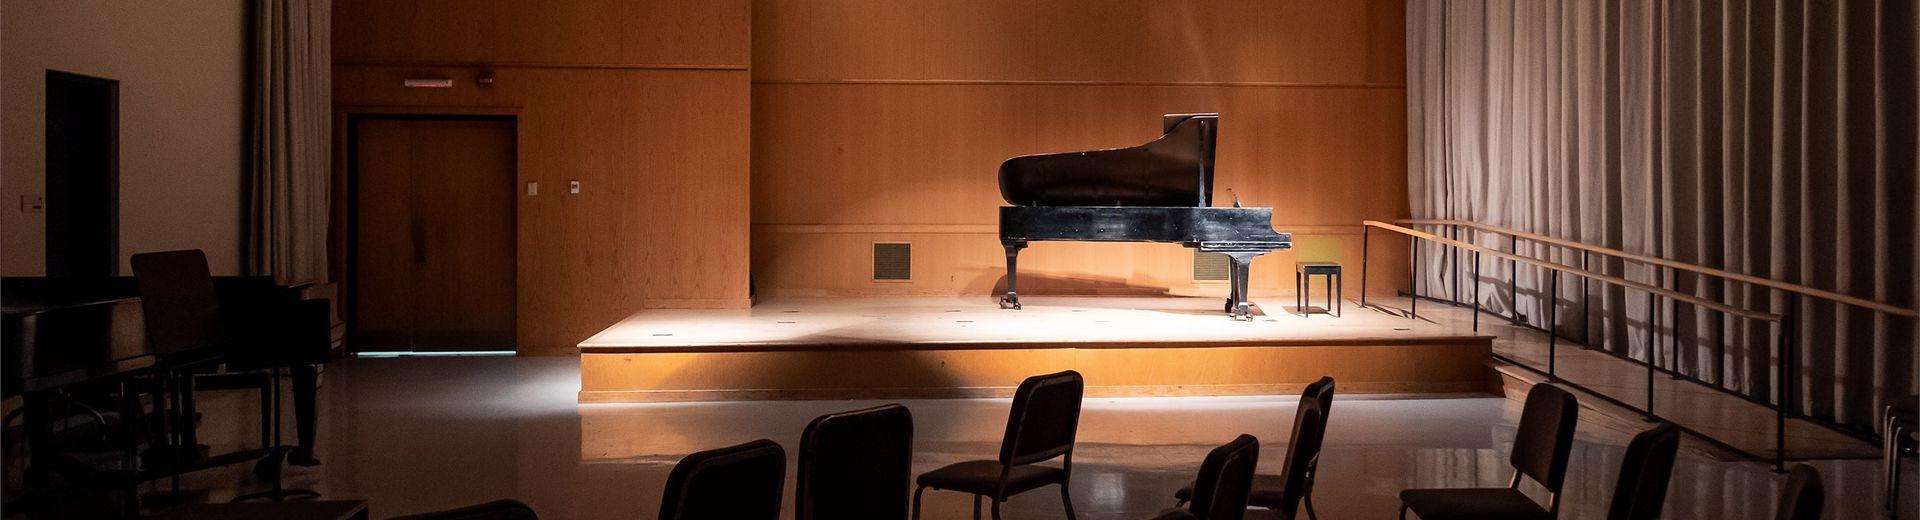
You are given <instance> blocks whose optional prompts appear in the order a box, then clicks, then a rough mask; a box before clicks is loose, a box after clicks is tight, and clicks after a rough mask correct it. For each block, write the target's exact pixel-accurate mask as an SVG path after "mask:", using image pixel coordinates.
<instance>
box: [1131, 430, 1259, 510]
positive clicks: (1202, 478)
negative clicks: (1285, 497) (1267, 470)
mask: <svg viewBox="0 0 1920 520" xmlns="http://www.w3.org/2000/svg"><path fill="white" fill-rule="evenodd" d="M1259 461H1260V440H1259V439H1255V438H1253V436H1252V435H1247V434H1241V435H1240V436H1239V437H1238V438H1235V439H1233V442H1229V443H1226V444H1223V445H1220V447H1217V448H1214V449H1213V451H1212V452H1208V453H1207V459H1206V461H1204V462H1201V463H1200V475H1199V476H1198V477H1196V478H1195V479H1194V481H1193V485H1192V486H1190V488H1189V489H1187V490H1184V491H1186V493H1187V495H1188V496H1189V497H1192V498H1191V500H1189V501H1187V508H1186V509H1185V510H1181V509H1172V510H1168V511H1166V512H1162V513H1160V516H1157V517H1154V520H1183V519H1191V520H1240V519H1241V518H1245V517H1246V516H1247V498H1248V497H1249V496H1251V495H1252V494H1253V478H1254V477H1253V468H1254V466H1256V465H1257V464H1259Z"/></svg>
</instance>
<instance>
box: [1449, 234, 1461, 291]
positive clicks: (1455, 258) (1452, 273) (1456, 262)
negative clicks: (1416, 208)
mask: <svg viewBox="0 0 1920 520" xmlns="http://www.w3.org/2000/svg"><path fill="white" fill-rule="evenodd" d="M1448 229H1449V232H1448V234H1449V235H1452V236H1451V237H1450V238H1452V239H1453V241H1454V242H1455V243H1458V242H1460V225H1459V224H1453V225H1451V226H1449V227H1448ZM1447 255H1448V256H1447V265H1448V267H1447V276H1448V277H1451V278H1453V291H1451V292H1449V293H1448V294H1447V295H1448V296H1451V297H1453V306H1455V307H1459V306H1460V246H1453V247H1452V248H1451V249H1450V250H1449V251H1448V252H1447Z"/></svg>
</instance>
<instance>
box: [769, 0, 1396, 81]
mask: <svg viewBox="0 0 1920 520" xmlns="http://www.w3.org/2000/svg"><path fill="white" fill-rule="evenodd" d="M1405 12H1406V6H1405V5H1404V2H1403V1H1401V0H1232V1H1191V0H1188V1H1161V0H1047V1H1033V0H757V1H756V2H754V5H753V32H754V44H753V67H754V80H755V81H768V80H773V81H802V80H820V81H837V80H846V79H884V80H899V79H913V80H975V81H979V80H987V81H1005V80H1027V81H1128V82H1284V83H1321V84H1325V83H1341V84H1355V83H1378V84H1389V85H1400V84H1402V83H1404V78H1405V75H1406V74H1405V60H1404V59H1403V55H1404V51H1403V50H1402V48H1401V47H1402V46H1403V45H1404V41H1405V37H1404V33H1405V29H1404V27H1405Z"/></svg>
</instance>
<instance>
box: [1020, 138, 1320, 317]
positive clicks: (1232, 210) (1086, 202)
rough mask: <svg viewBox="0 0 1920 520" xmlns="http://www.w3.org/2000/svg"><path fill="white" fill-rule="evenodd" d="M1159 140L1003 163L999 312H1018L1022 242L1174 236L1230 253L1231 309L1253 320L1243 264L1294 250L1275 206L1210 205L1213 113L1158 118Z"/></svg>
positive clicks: (1186, 243) (1233, 313) (1140, 239)
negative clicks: (1279, 227)
mask: <svg viewBox="0 0 1920 520" xmlns="http://www.w3.org/2000/svg"><path fill="white" fill-rule="evenodd" d="M1161 125H1162V126H1161V128H1162V131H1163V132H1165V134H1164V135H1161V136H1160V138H1159V139H1155V140H1153V142H1149V143H1147V144H1143V145H1140V146H1135V147H1131V148H1115V149H1110V150H1094V151H1087V152H1069V153H1055V154H1044V155H1025V156H1020V157H1014V158H1012V159H1007V161H1006V162H1003V163H1000V196H1001V197H1002V198H1005V199H1006V200H1007V202H1008V203H1010V204H1012V205H1010V206H1001V207H1000V243H1001V244H1002V245H1004V246H1006V248H1007V295H1006V296H1004V297H1002V298H1001V299H1000V307H1001V308H1003V309H1019V308H1020V295H1019V293H1018V292H1017V291H1016V290H1015V280H1016V277H1017V273H1018V269H1017V266H1018V262H1017V260H1018V258H1019V256H1020V250H1021V249H1023V248H1026V247H1027V243H1028V242H1035V241H1042V240H1080V241H1089V242H1174V243H1179V244H1181V245H1183V246H1186V247H1189V248H1193V249H1198V250H1200V251H1205V252H1210V253H1221V254H1225V255H1227V257H1228V258H1229V259H1231V260H1232V262H1233V268H1232V270H1231V271H1230V272H1229V285H1230V286H1231V291H1230V294H1229V296H1228V297H1227V304H1226V311H1227V314H1228V315H1230V316H1232V317H1233V318H1235V319H1242V320H1248V319H1252V315H1253V311H1252V309H1251V306H1250V305H1249V304H1248V303H1247V275H1248V264H1250V263H1251V262H1253V259H1254V258H1255V257H1258V256H1260V255H1263V254H1266V253H1268V252H1271V251H1275V250H1281V249H1287V248H1289V247H1292V245H1293V238H1292V236H1291V235H1289V234H1286V233H1276V232H1274V231H1273V208H1242V207H1237V205H1236V207H1225V208H1216V207H1212V201H1213V200H1212V199H1213V144H1214V136H1215V135H1217V134H1218V133H1219V125H1220V115H1219V114H1169V115H1166V116H1163V118H1162V121H1161Z"/></svg>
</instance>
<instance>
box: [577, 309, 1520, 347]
mask: <svg viewBox="0 0 1920 520" xmlns="http://www.w3.org/2000/svg"><path fill="white" fill-rule="evenodd" d="M1020 300H1021V303H1022V305H1023V308H1022V309H1021V310H1008V309H1001V308H1000V307H999V304H998V303H996V302H997V300H996V299H995V298H990V297H937V296H934V297H910V296H902V297H859V298H778V299H770V300H767V301H763V302H760V303H759V304H757V305H754V306H753V307H752V308H750V309H656V310H646V311H642V312H639V313H637V314H634V315H633V316H630V317H628V318H627V319H625V320H622V321H621V322H620V323H618V324H615V325H614V326H612V327H609V328H607V329H606V330H604V331H601V332H600V333H599V334H596V335H594V336H593V337H592V338H588V339H587V340H586V341H584V342H581V343H580V352H581V353H582V354H606V353H647V352H760V351H781V350H792V349H796V348H799V349H816V348H822V347H833V348H843V349H855V350H857V349H861V348H863V347H866V348H900V347H903V346H910V347H913V348H922V349H940V348H1068V347H1072V348H1088V347H1094V346H1106V347H1114V346H1129V345H1152V346H1159V347H1177V346H1231V345H1274V346H1283V345H1343V344H1377V343H1380V342H1424V341H1454V340H1459V339H1463V338H1476V337H1478V338H1487V339H1491V338H1492V336H1486V335H1480V334H1476V333H1473V332H1471V331H1462V330H1458V329H1457V328H1456V327H1452V326H1446V325H1439V324H1435V323H1432V322H1429V321H1425V320H1409V319H1407V318H1406V317H1405V316H1404V315H1401V314H1398V313H1397V312H1398V311H1392V310H1381V309H1377V308H1370V309H1361V308H1360V306H1359V304H1358V303H1356V302H1352V301H1348V302H1346V303H1345V305H1344V307H1345V309H1344V310H1345V312H1344V313H1343V315H1342V316H1338V317H1336V316H1333V315H1329V314H1319V312H1321V311H1322V309H1320V308H1318V307H1313V308H1311V309H1310V310H1312V311H1314V312H1315V313H1314V314H1305V315H1303V314H1300V313H1298V310H1297V309H1294V308H1292V307H1287V308H1285V309H1284V311H1281V310H1279V309H1275V310H1269V311H1267V312H1266V314H1265V315H1256V316H1254V319H1253V321H1234V320H1232V319H1231V318H1228V317H1227V315H1226V313H1224V312H1222V310H1221V307H1222V305H1223V304H1224V302H1225V299H1224V298H1202V297H1164V296H1163V297H1127V296H1022V297H1021V299H1020ZM1269 308H1270V309H1271V307H1269Z"/></svg>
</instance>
